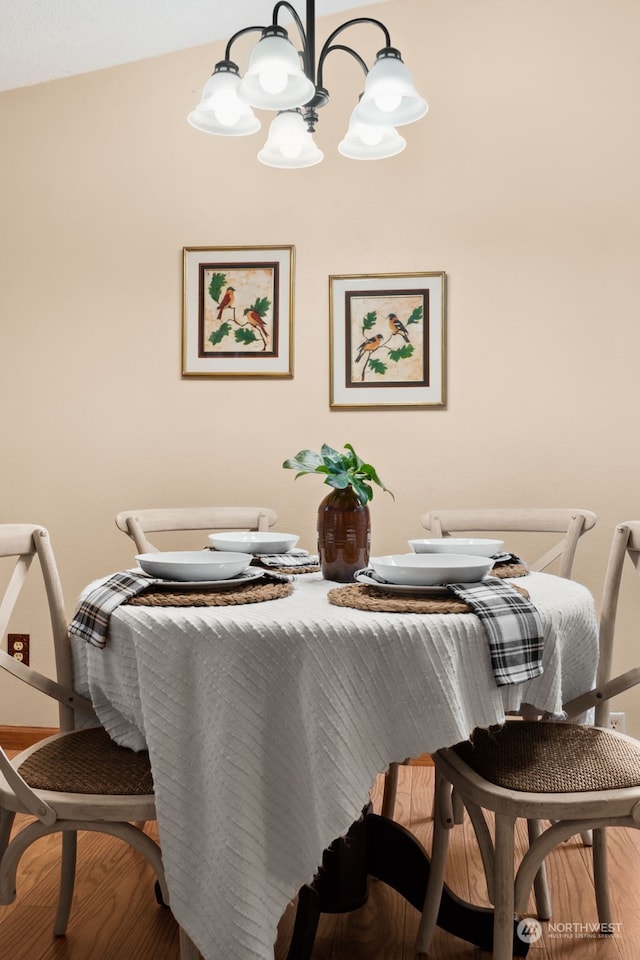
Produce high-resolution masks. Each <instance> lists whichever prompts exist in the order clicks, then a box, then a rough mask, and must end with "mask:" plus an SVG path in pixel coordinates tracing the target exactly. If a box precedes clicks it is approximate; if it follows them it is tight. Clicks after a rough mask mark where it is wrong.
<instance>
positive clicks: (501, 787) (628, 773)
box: [416, 521, 640, 960]
mask: <svg viewBox="0 0 640 960" xmlns="http://www.w3.org/2000/svg"><path fill="white" fill-rule="evenodd" d="M626 556H628V557H629V558H630V560H631V562H632V564H633V566H634V567H635V570H636V572H640V521H630V522H628V523H621V524H619V525H618V526H617V527H616V529H615V533H614V536H613V540H612V544H611V549H610V552H609V559H608V563H607V570H606V574H605V580H604V587H603V593H602V604H601V615H600V624H599V661H598V672H597V680H596V687H595V688H594V689H593V690H590V691H588V692H586V693H585V694H583V695H581V696H579V697H577V698H575V699H574V700H572V701H571V702H570V703H568V704H565V706H564V710H565V712H566V713H567V716H568V718H569V719H570V720H571V718H573V719H574V720H575V719H582V718H583V715H584V712H585V711H586V710H588V709H589V708H591V707H594V708H595V725H590V724H584V723H580V722H553V721H549V720H538V721H522V722H519V723H505V724H504V725H503V726H502V727H500V728H499V729H495V730H476V731H475V732H474V733H473V735H472V737H471V738H470V740H468V741H465V742H464V743H459V744H457V745H456V746H454V747H450V748H447V749H444V750H439V751H438V752H437V753H436V754H434V762H435V765H436V807H435V816H434V836H433V848H432V858H431V867H430V875H429V881H428V885H427V892H426V897H425V904H424V910H423V913H422V918H421V922H420V928H419V933H418V939H417V943H416V956H417V957H423V956H425V955H426V953H427V951H428V949H429V945H430V942H431V939H432V936H433V932H434V928H435V922H436V918H437V913H438V905H439V903H440V896H441V893H442V885H443V879H444V870H445V862H446V853H447V844H448V837H449V832H450V829H451V827H452V826H453V824H454V819H455V818H454V816H453V811H452V806H451V796H452V787H453V790H454V791H455V792H456V795H457V797H459V798H460V799H461V800H462V802H463V804H464V806H465V808H466V810H467V811H468V813H469V816H470V819H471V822H472V824H473V826H474V829H475V833H476V837H477V838H478V844H479V847H480V851H481V854H482V860H483V865H484V869H485V876H486V879H487V889H488V891H489V897H490V899H491V900H492V902H493V904H494V942H493V949H494V952H493V957H494V960H511V957H512V949H513V916H514V912H515V913H517V914H522V913H524V911H525V910H526V909H527V903H528V898H529V894H530V891H531V887H532V884H533V882H534V878H535V876H536V875H537V874H538V871H539V870H540V867H541V866H542V864H543V862H544V859H545V858H546V856H547V855H548V854H549V853H550V852H551V851H552V850H553V849H554V848H555V847H556V846H557V845H558V844H560V843H562V842H563V841H564V840H567V839H568V838H569V837H571V836H574V835H576V834H580V833H584V832H585V831H587V830H593V870H594V884H595V894H596V904H597V910H598V919H599V922H600V924H601V925H603V926H602V927H601V929H603V930H605V931H606V930H607V929H609V930H610V929H611V927H610V926H608V925H609V924H611V923H612V922H613V918H612V915H611V906H610V902H609V887H608V872H607V856H606V828H608V827H614V826H624V827H640V741H638V740H634V739H633V738H631V737H627V736H624V735H623V734H619V733H616V732H615V731H613V730H611V729H610V728H609V726H608V716H609V702H610V700H611V698H612V697H614V696H617V695H618V694H620V693H622V692H623V691H625V690H628V689H630V688H631V687H633V686H635V685H637V684H638V683H640V667H636V668H634V669H633V670H630V671H628V672H627V673H625V674H623V675H621V676H619V677H616V678H614V679H613V680H612V679H610V672H611V662H612V651H613V639H614V632H615V622H616V614H617V608H618V598H619V593H620V583H621V579H622V571H623V566H624V560H625V557H626ZM485 811H492V813H493V815H494V817H495V840H492V838H491V836H490V832H489V826H488V822H487V817H486V816H485ZM518 818H524V819H527V820H528V821H529V822H536V823H540V822H541V821H549V823H550V825H549V826H548V827H547V828H546V829H544V830H542V829H540V831H539V832H538V835H537V836H536V837H534V838H532V840H531V843H530V846H529V848H528V850H527V852H526V854H525V855H524V857H523V858H522V860H521V862H520V864H519V866H518V867H517V869H516V868H515V865H514V830H515V822H516V819H518Z"/></svg>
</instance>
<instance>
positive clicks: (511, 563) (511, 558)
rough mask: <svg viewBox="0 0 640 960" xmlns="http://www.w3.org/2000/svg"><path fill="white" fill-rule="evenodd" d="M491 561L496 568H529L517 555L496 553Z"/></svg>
mask: <svg viewBox="0 0 640 960" xmlns="http://www.w3.org/2000/svg"><path fill="white" fill-rule="evenodd" d="M491 559H492V560H493V565H494V567H527V564H526V563H525V561H524V560H523V559H522V557H519V556H518V554H517V553H495V554H494V555H493V556H492V557H491ZM528 569H529V568H528V567H527V570H528Z"/></svg>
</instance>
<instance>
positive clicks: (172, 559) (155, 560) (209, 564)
mask: <svg viewBox="0 0 640 960" xmlns="http://www.w3.org/2000/svg"><path fill="white" fill-rule="evenodd" d="M136 560H137V561H138V563H139V564H140V566H141V567H142V569H143V570H144V572H145V573H148V574H149V575H150V576H152V577H159V578H160V579H161V580H228V579H229V577H237V576H238V574H239V573H242V571H243V570H246V569H247V567H248V566H249V564H250V563H251V557H250V556H249V554H247V553H213V551H211V550H174V551H162V552H160V553H139V554H138V555H137V556H136Z"/></svg>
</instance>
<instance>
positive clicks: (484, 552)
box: [409, 537, 504, 557]
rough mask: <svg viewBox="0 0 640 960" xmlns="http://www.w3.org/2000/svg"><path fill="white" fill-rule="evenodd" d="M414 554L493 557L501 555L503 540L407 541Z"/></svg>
mask: <svg viewBox="0 0 640 960" xmlns="http://www.w3.org/2000/svg"><path fill="white" fill-rule="evenodd" d="M409 546H410V547H411V549H412V550H413V552H414V553H462V554H464V555H465V556H468V557H469V556H472V557H493V556H494V555H495V554H496V553H501V552H502V548H503V547H504V540H481V539H478V538H476V537H436V538H435V539H433V540H409Z"/></svg>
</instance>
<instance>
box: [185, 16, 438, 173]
mask: <svg viewBox="0 0 640 960" xmlns="http://www.w3.org/2000/svg"><path fill="white" fill-rule="evenodd" d="M283 9H284V10H287V11H288V12H289V13H290V15H291V16H292V17H293V20H294V21H295V25H296V27H297V30H298V32H299V34H300V40H301V42H302V50H301V51H297V50H296V49H295V47H294V45H293V44H292V42H291V41H290V40H289V35H288V33H287V31H286V30H285V29H284V27H281V26H280V25H279V24H278V14H279V13H280V11H281V10H283ZM358 23H369V24H373V25H374V26H376V27H378V28H379V29H380V30H381V31H382V32H383V34H384V40H385V46H384V47H383V48H382V49H381V50H379V51H378V53H377V55H376V60H375V63H374V64H373V66H372V67H371V69H369V68H368V67H367V64H366V63H365V61H364V60H363V58H362V57H361V56H360V54H358V53H356V51H355V50H353V49H352V48H351V47H348V46H345V45H344V44H343V43H336V42H335V40H336V38H337V37H338V36H339V35H340V34H341V33H342V32H343V31H344V30H347V29H348V28H349V27H352V26H354V25H355V24H358ZM253 32H259V33H261V37H260V39H259V40H258V42H257V43H256V45H255V47H254V48H253V50H252V51H251V54H250V57H249V64H248V67H247V70H246V72H245V74H244V76H243V77H241V76H240V70H239V68H238V65H237V64H236V63H234V61H233V60H232V59H231V47H232V46H233V44H234V43H235V41H236V40H237V39H238V38H239V37H241V36H243V35H244V34H247V33H253ZM315 47H316V25H315V0H307V11H306V27H305V25H303V23H302V21H301V19H300V17H299V16H298V14H297V12H296V10H295V9H294V8H293V6H292V5H291V4H290V3H287V2H286V0H280V2H278V3H276V5H275V6H274V8H273V11H272V22H271V24H270V25H269V26H266V27H265V26H251V27H244V28H243V29H241V30H238V31H237V32H236V33H234V35H233V36H232V37H231V39H230V40H229V41H228V43H227V47H226V50H225V56H224V60H220V61H219V62H218V63H216V65H215V67H214V71H213V73H212V75H211V76H210V77H209V79H208V80H207V82H206V83H205V85H204V89H203V91H202V97H201V98H200V102H199V103H198V105H197V106H196V108H195V109H194V110H192V112H191V113H190V114H189V116H188V120H189V123H190V124H191V126H193V127H195V128H196V129H198V130H202V131H204V132H205V133H215V134H219V135H221V136H226V137H243V136H247V135H248V134H251V133H256V132H257V131H258V130H259V129H260V126H261V124H260V120H259V119H258V117H256V115H255V113H254V112H253V109H252V108H253V107H255V108H256V109H259V110H272V111H275V113H276V116H275V117H274V119H273V120H272V121H271V124H270V126H269V133H268V137H267V142H266V143H265V145H264V147H263V148H262V150H260V152H259V153H258V160H259V161H260V162H261V163H264V164H266V165H267V166H270V167H283V168H289V169H291V168H295V167H311V166H314V165H315V164H316V163H320V161H321V160H322V159H323V157H324V154H323V153H322V151H321V150H320V149H319V148H318V147H317V146H316V144H315V142H314V140H313V134H314V132H315V129H316V123H317V122H318V110H319V109H320V107H324V106H325V105H326V104H327V103H328V102H329V91H328V90H327V89H326V88H325V86H324V77H323V73H324V63H325V60H326V58H327V56H328V55H329V54H330V53H332V52H333V51H335V50H341V51H342V52H343V53H348V54H350V56H352V57H353V58H354V59H355V60H356V61H357V62H358V63H359V64H360V66H361V67H362V69H363V71H364V74H365V83H364V91H363V93H362V94H361V95H360V99H359V102H358V103H357V105H356V106H355V107H354V109H353V111H352V113H351V116H350V118H349V125H348V129H347V132H346V134H345V136H344V138H343V139H342V140H341V141H340V143H339V144H338V151H339V152H340V153H341V154H342V156H344V157H350V158H352V159H356V160H377V159H382V158H383V157H393V156H395V155H396V154H398V153H400V152H401V151H402V150H404V148H405V146H406V141H405V140H404V138H403V137H401V136H400V134H399V133H398V131H397V130H396V127H399V126H402V125H404V124H406V123H413V121H414V120H419V119H420V118H421V117H423V116H424V115H425V113H426V112H427V110H428V105H427V102H426V101H425V100H423V99H422V97H421V96H420V95H419V94H418V92H417V91H416V89H415V87H414V85H413V80H412V78H411V74H410V73H409V71H408V69H407V68H406V66H405V65H404V63H403V61H402V57H401V55H400V51H399V50H397V49H396V48H395V47H392V46H391V37H390V34H389V31H388V30H387V28H386V27H385V25H384V24H383V23H381V22H380V20H374V19H373V18H371V17H356V18H355V19H353V20H347V21H346V22H345V23H343V24H341V25H340V26H339V27H337V28H336V29H335V30H334V31H333V32H332V33H331V34H330V35H329V36H328V37H327V39H326V41H325V43H324V45H323V46H322V48H321V50H320V54H319V56H318V57H317V58H316V50H315Z"/></svg>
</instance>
